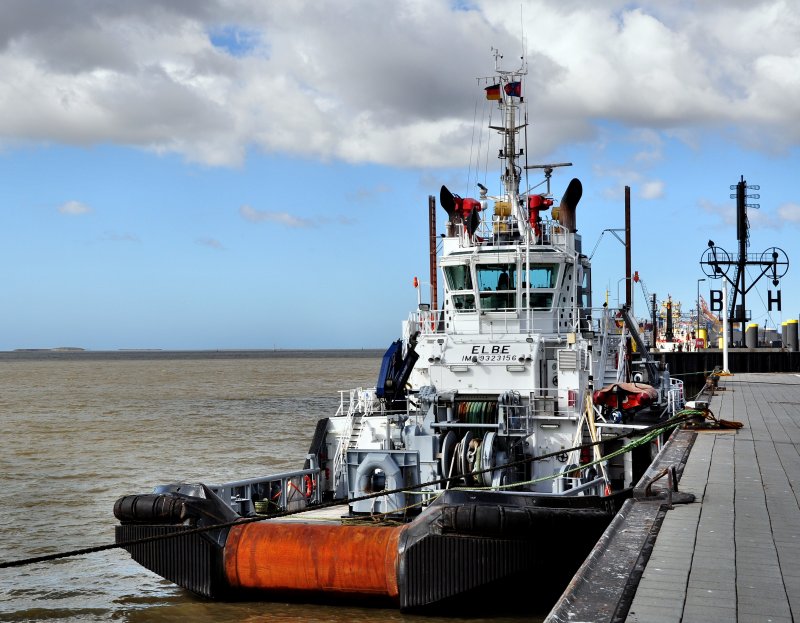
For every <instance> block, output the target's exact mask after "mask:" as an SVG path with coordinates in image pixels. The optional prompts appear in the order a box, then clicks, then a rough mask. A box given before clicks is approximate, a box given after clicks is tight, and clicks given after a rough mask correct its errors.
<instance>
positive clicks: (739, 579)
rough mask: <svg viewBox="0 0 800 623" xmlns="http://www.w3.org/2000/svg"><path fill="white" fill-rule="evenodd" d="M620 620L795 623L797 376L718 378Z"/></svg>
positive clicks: (798, 596)
mask: <svg viewBox="0 0 800 623" xmlns="http://www.w3.org/2000/svg"><path fill="white" fill-rule="evenodd" d="M720 387H721V388H723V391H719V392H718V393H717V394H716V395H715V396H714V398H713V399H712V401H711V405H710V408H711V411H712V412H713V413H714V414H715V415H716V416H717V417H719V418H722V419H726V420H736V421H739V422H742V423H743V424H744V427H743V428H741V429H740V430H738V431H736V432H718V433H717V432H714V433H707V432H706V433H700V434H699V435H698V437H697V439H696V440H695V443H694V446H693V447H692V450H691V452H690V454H689V459H688V461H687V464H686V468H685V470H684V473H683V477H682V479H681V481H680V488H681V490H682V491H686V492H690V493H693V494H694V495H695V496H696V497H697V501H696V502H695V503H693V504H688V505H683V506H676V507H675V508H674V510H671V511H669V512H668V513H667V515H666V517H665V519H664V522H663V524H662V526H661V530H660V531H659V534H658V537H657V539H656V543H655V547H654V549H653V553H652V555H651V557H650V560H649V561H648V563H647V566H646V568H645V571H644V574H643V576H642V579H641V582H640V583H639V586H638V588H637V591H636V595H635V597H634V600H633V603H632V604H631V608H630V611H629V613H628V617H627V621H631V622H637V623H643V622H653V623H661V622H664V623H667V622H670V623H671V622H675V623H677V622H681V623H687V622H693V621H698V622H712V621H725V622H729V621H738V622H739V623H745V622H749V621H760V622H765V621H766V622H773V623H779V622H789V621H800V375H795V374H780V375H777V374H743V375H735V376H731V377H723V379H721V381H720Z"/></svg>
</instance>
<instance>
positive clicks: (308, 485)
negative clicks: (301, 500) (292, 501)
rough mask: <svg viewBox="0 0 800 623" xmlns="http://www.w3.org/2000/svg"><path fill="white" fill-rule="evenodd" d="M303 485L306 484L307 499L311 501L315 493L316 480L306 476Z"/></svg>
mask: <svg viewBox="0 0 800 623" xmlns="http://www.w3.org/2000/svg"><path fill="white" fill-rule="evenodd" d="M303 483H304V484H305V489H306V499H308V500H310V499H311V495H312V494H313V493H314V479H313V478H312V477H311V476H310V475H308V474H306V475H305V476H303Z"/></svg>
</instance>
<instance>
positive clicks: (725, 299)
mask: <svg viewBox="0 0 800 623" xmlns="http://www.w3.org/2000/svg"><path fill="white" fill-rule="evenodd" d="M722 371H723V372H728V373H729V372H730V370H728V284H727V283H725V282H723V283H722Z"/></svg>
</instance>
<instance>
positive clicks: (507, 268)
mask: <svg viewBox="0 0 800 623" xmlns="http://www.w3.org/2000/svg"><path fill="white" fill-rule="evenodd" d="M475 275H476V279H477V280H478V293H479V295H480V297H481V309H483V310H487V311H505V310H509V309H515V308H516V295H517V265H516V264H507V263H498V264H477V265H476V266H475Z"/></svg>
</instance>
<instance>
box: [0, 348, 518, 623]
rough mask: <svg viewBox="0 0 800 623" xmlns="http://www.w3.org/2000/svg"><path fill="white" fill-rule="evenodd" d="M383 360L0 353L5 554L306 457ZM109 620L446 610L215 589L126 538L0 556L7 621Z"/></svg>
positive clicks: (101, 527)
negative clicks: (298, 600)
mask: <svg viewBox="0 0 800 623" xmlns="http://www.w3.org/2000/svg"><path fill="white" fill-rule="evenodd" d="M379 364H380V358H379V356H378V354H376V353H368V352H367V353H362V352H349V353H336V352H314V353H311V352H306V353H288V354H287V353H283V354H281V353H260V354H259V353H252V352H250V353H247V352H245V353H238V354H236V353H227V354H225V353H205V354H202V353H191V354H188V353H183V354H170V353H155V354H154V353H126V354H114V355H100V354H89V353H79V354H70V355H60V354H59V355H51V354H44V353H33V354H31V353H12V354H8V353H3V354H0V525H1V526H2V528H1V529H0V560H2V561H7V560H15V559H20V558H26V557H30V556H40V555H45V554H50V553H55V552H62V551H67V550H72V549H77V548H84V547H90V546H94V545H103V544H106V543H112V542H113V540H114V525H115V519H114V516H113V514H112V507H113V505H114V501H115V500H116V499H117V498H118V497H119V496H121V495H124V494H129V493H139V492H147V491H149V490H150V489H151V487H152V486H153V485H155V484H159V483H167V482H174V481H178V480H185V481H195V482H196V481H203V482H206V483H218V482H224V481H227V480H235V479H240V478H245V477H251V476H260V475H265V474H268V473H274V472H279V471H284V470H287V469H299V468H301V467H302V463H303V459H304V457H305V452H306V451H307V449H308V444H309V443H310V440H311V437H312V435H313V432H314V426H315V424H316V422H317V420H318V419H319V418H320V417H325V416H328V415H332V414H333V413H334V412H335V411H336V408H337V406H338V404H339V394H338V391H339V390H343V389H349V388H351V387H357V386H364V387H367V386H370V387H371V386H373V385H374V383H375V379H376V375H377V370H378V367H379ZM108 620H116V621H131V622H134V623H138V622H145V621H147V622H151V621H152V622H154V623H155V622H158V623H163V622H169V621H214V622H222V623H224V622H227V621H231V622H233V621H236V622H242V621H247V622H258V621H267V620H269V621H286V622H296V621H331V622H334V621H336V622H338V621H347V622H361V621H364V622H367V621H419V622H420V623H430V622H432V621H436V620H441V619H434V618H430V617H420V616H410V615H404V614H400V613H399V612H397V611H395V610H385V609H370V608H357V607H346V606H306V605H298V604H285V603H220V602H211V601H206V600H202V599H198V598H197V597H194V596H193V595H191V594H190V593H188V592H186V591H183V590H181V589H179V588H177V587H175V586H174V585H172V584H171V583H169V582H166V581H164V580H161V579H160V578H159V577H157V576H155V575H153V574H151V573H150V572H148V571H146V570H144V569H143V568H142V567H140V566H139V565H137V564H135V563H134V562H132V561H131V559H130V557H129V556H128V555H127V554H126V553H125V552H122V551H120V550H110V551H106V552H100V553H96V554H91V555H87V556H83V557H79V558H72V559H63V560H59V561H54V562H49V563H41V564H37V565H32V566H28V567H22V568H11V569H0V621H108ZM484 620H485V619H484ZM492 620H496V621H499V620H507V621H521V620H528V621H529V620H530V619H529V618H525V619H522V618H514V619H507V618H504V619H499V618H498V619H492Z"/></svg>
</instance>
